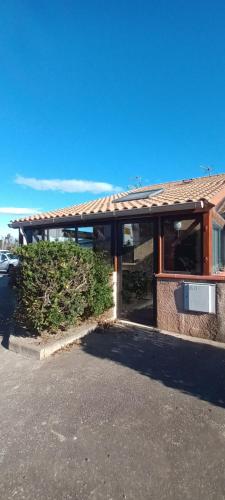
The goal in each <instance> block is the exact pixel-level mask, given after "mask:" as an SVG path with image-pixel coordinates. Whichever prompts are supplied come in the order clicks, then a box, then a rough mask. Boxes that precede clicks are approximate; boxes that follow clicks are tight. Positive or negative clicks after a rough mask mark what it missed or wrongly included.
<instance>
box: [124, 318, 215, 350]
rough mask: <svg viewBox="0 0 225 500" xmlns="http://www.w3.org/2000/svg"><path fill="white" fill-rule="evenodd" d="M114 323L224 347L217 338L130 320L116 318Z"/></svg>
mask: <svg viewBox="0 0 225 500" xmlns="http://www.w3.org/2000/svg"><path fill="white" fill-rule="evenodd" d="M116 324H117V325H118V326H119V325H124V326H128V327H130V328H133V329H134V328H138V329H139V330H145V331H146V330H147V331H149V332H153V333H154V332H155V333H161V334H163V335H167V336H168V337H175V338H177V339H182V340H187V341H188V342H193V343H195V344H206V345H210V346H212V347H219V348H220V349H225V342H220V341H218V340H212V339H205V338H202V337H194V336H191V335H184V334H183V333H177V332H169V331H168V330H161V329H160V328H157V327H156V326H148V325H142V324H140V323H132V322H131V321H126V320H117V321H116Z"/></svg>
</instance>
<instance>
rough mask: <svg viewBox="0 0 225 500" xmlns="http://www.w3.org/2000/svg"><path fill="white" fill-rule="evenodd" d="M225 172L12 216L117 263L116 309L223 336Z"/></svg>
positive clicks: (35, 236) (35, 231) (25, 230)
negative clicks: (101, 252)
mask: <svg viewBox="0 0 225 500" xmlns="http://www.w3.org/2000/svg"><path fill="white" fill-rule="evenodd" d="M224 212H225V174H219V175H212V176H208V177H200V178H196V179H185V180H182V181H176V182H168V183H163V184H157V185H153V186H146V187H141V188H138V189H134V190H132V191H128V192H126V193H120V194H114V195H111V196H107V197H105V198H102V199H97V200H95V201H90V202H87V203H82V204H80V205H75V206H71V207H68V208H64V209H60V210H53V211H50V212H45V213H40V214H37V215H32V216H30V217H25V218H21V219H19V220H15V221H13V222H11V224H10V227H13V228H19V237H20V243H21V244H22V243H32V242H35V241H38V240H40V239H41V240H45V239H47V240H50V241H54V240H56V241H63V240H66V239H68V238H69V239H72V240H73V241H74V242H76V243H78V244H81V245H83V246H85V247H87V248H93V249H94V250H96V251H98V250H101V251H104V256H105V258H106V259H107V260H108V262H110V263H112V265H113V269H114V272H113V283H114V285H113V286H114V294H115V307H114V317H116V318H119V319H121V320H125V321H131V322H134V323H140V324H144V325H152V326H157V327H158V328H161V329H164V330H168V331H175V332H178V333H184V334H189V335H193V336H199V337H205V338H212V339H217V340H225V328H224V319H225V272H224V266H225V238H224V234H225V232H224V226H225V220H224V217H223V214H224Z"/></svg>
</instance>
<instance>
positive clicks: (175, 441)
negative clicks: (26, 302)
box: [0, 329, 225, 500]
mask: <svg viewBox="0 0 225 500" xmlns="http://www.w3.org/2000/svg"><path fill="white" fill-rule="evenodd" d="M0 380H1V391H0V409H1V422H0V437H1V443H0V472H1V475H0V498H1V500H5V499H10V500H11V499H14V498H15V499H19V500H20V499H26V500H31V499H32V500H33V499H35V500H44V499H51V500H53V499H54V500H62V499H74V500H76V499H79V500H87V499H88V500H89V499H90V500H92V499H93V500H110V499H112V500H120V499H121V500H123V499H127V500H131V499H132V500H149V499H151V500H152V499H153V500H154V499H157V500H158V499H173V500H177V499H191V500H193V499H194V500H197V499H204V500H205V499H207V500H208V499H217V500H218V499H225V410H224V408H225V350H223V349H217V348H214V347H210V346H207V345H198V344H194V343H191V342H188V341H185V340H181V339H176V338H173V337H168V336H164V335H160V334H158V333H145V332H144V331H143V330H142V331H141V330H140V331H137V330H136V331H135V330H131V329H127V330H126V329H125V330H122V331H121V330H120V331H119V330H117V329H111V330H106V331H105V333H95V334H91V335H90V336H89V337H87V338H86V339H85V343H84V344H83V345H81V346H74V347H73V348H71V350H70V351H68V352H67V351H66V352H62V353H60V354H57V355H55V356H54V357H52V358H49V359H48V360H47V361H43V362H39V361H34V360H29V359H26V358H23V357H21V356H20V355H18V354H15V353H12V352H9V351H7V350H5V349H4V348H3V347H0Z"/></svg>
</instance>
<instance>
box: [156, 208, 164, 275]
mask: <svg viewBox="0 0 225 500" xmlns="http://www.w3.org/2000/svg"><path fill="white" fill-rule="evenodd" d="M157 236H158V244H157V248H158V273H161V272H162V270H163V253H162V251H163V241H162V218H161V217H158V235H157Z"/></svg>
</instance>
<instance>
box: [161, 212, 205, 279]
mask: <svg viewBox="0 0 225 500" xmlns="http://www.w3.org/2000/svg"><path fill="white" fill-rule="evenodd" d="M163 236H164V238H163V239H164V271H167V272H180V273H182V272H183V273H190V274H201V271H202V263H201V223H200V220H199V218H196V219H194V218H193V219H175V218H168V219H164V221H163Z"/></svg>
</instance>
